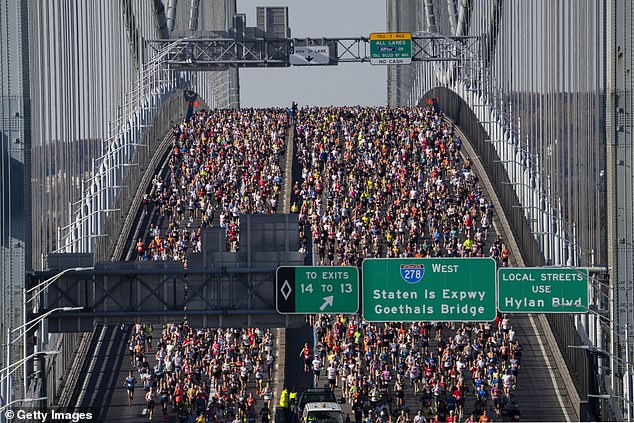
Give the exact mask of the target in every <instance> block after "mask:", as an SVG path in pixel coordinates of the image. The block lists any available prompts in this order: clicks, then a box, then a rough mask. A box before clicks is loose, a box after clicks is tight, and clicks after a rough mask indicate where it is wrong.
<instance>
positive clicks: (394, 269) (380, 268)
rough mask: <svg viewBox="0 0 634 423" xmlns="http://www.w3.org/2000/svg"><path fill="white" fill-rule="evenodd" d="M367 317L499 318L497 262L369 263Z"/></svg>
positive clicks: (419, 260) (366, 267)
mask: <svg viewBox="0 0 634 423" xmlns="http://www.w3.org/2000/svg"><path fill="white" fill-rule="evenodd" d="M362 278H363V283H362V285H363V298H362V304H363V318H364V319H365V320H368V321H370V322H390V321H409V322H412V321H438V320H440V321H458V322H460V321H471V322H474V321H491V320H494V319H495V316H496V314H497V311H496V298H495V260H493V259H492V258H407V259H392V258H387V259H382V258H372V259H365V260H364V261H363V265H362Z"/></svg>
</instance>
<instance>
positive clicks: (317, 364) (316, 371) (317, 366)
mask: <svg viewBox="0 0 634 423" xmlns="http://www.w3.org/2000/svg"><path fill="white" fill-rule="evenodd" d="M321 369H322V364H321V359H320V358H318V357H317V356H315V358H314V359H313V386H314V387H315V388H317V387H318V386H319V375H320V373H321Z"/></svg>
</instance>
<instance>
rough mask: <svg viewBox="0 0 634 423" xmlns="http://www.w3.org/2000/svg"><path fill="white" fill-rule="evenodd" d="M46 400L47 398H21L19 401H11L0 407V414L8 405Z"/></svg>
mask: <svg viewBox="0 0 634 423" xmlns="http://www.w3.org/2000/svg"><path fill="white" fill-rule="evenodd" d="M45 399H47V397H39V398H23V399H19V400H13V401H11V402H10V403H8V404H6V405H3V406H2V407H0V413H2V412H3V411H4V410H6V409H7V408H9V406H10V405H12V404H15V403H16V402H33V401H42V400H45Z"/></svg>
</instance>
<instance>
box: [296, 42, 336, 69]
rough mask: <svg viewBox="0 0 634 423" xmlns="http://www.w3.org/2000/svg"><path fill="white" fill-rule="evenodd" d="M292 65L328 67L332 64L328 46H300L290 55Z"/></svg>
mask: <svg viewBox="0 0 634 423" xmlns="http://www.w3.org/2000/svg"><path fill="white" fill-rule="evenodd" d="M289 63H290V64H291V65H327V64H328V63H330V48H329V47H328V46H298V47H295V48H294V51H293V54H291V55H289Z"/></svg>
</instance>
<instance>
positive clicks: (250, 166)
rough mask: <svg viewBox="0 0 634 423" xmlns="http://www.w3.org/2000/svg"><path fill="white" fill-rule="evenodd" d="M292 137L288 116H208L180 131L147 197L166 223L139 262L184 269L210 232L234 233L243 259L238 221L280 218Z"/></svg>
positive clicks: (140, 247) (234, 246) (143, 242)
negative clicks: (255, 216) (284, 162)
mask: <svg viewBox="0 0 634 423" xmlns="http://www.w3.org/2000/svg"><path fill="white" fill-rule="evenodd" d="M287 129H288V113H287V111H286V110H284V109H241V110H214V111H213V112H208V111H200V112H198V113H196V114H194V115H193V116H192V117H191V118H190V119H189V120H188V121H187V122H182V123H180V124H179V125H177V126H175V127H174V128H173V141H172V149H171V152H170V157H169V161H168V164H167V169H166V171H167V173H166V175H164V176H161V175H157V176H155V177H154V179H153V180H152V187H151V190H150V192H149V193H147V194H145V195H144V197H143V207H144V208H145V210H146V211H148V210H150V209H154V210H156V212H157V214H158V215H159V219H161V221H163V222H164V223H163V224H162V225H160V224H152V225H151V226H150V229H149V232H148V234H147V235H146V236H145V237H144V238H139V239H138V241H137V243H136V250H137V255H138V258H139V259H140V260H183V261H184V260H186V258H187V254H188V253H191V252H196V251H200V243H201V229H202V228H204V227H210V226H221V227H224V228H226V233H227V251H237V250H238V249H239V248H240V243H239V229H240V228H239V219H238V216H239V215H240V214H242V213H275V212H276V211H277V206H278V197H279V192H280V186H281V183H282V171H281V169H280V159H281V157H282V155H283V154H284V151H285V144H284V139H285V136H286V131H287Z"/></svg>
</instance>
